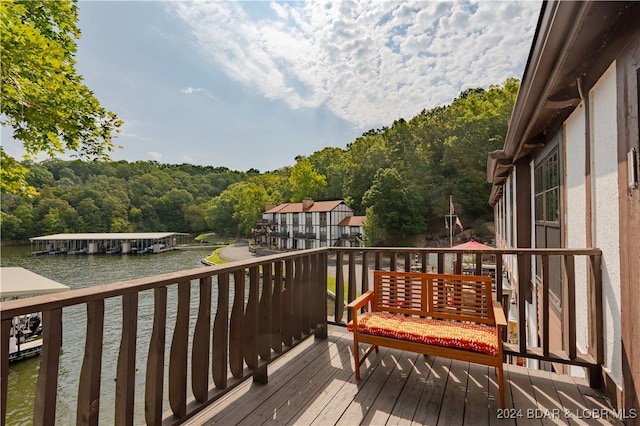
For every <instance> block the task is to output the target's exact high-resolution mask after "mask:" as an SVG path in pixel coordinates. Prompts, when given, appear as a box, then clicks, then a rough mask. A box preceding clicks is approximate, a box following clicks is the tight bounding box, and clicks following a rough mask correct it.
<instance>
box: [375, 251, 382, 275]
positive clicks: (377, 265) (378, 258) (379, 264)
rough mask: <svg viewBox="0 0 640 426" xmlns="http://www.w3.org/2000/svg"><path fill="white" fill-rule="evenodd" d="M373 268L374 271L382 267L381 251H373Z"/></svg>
mask: <svg viewBox="0 0 640 426" xmlns="http://www.w3.org/2000/svg"><path fill="white" fill-rule="evenodd" d="M374 269H375V270H376V271H379V270H380V269H382V252H379V251H376V252H375V260H374Z"/></svg>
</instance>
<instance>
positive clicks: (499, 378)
mask: <svg viewBox="0 0 640 426" xmlns="http://www.w3.org/2000/svg"><path fill="white" fill-rule="evenodd" d="M495 370H496V379H497V381H498V389H499V391H500V408H502V409H504V408H505V404H504V368H503V366H502V364H500V365H499V366H497V367H496V368H495Z"/></svg>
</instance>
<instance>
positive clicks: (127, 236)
mask: <svg viewBox="0 0 640 426" xmlns="http://www.w3.org/2000/svg"><path fill="white" fill-rule="evenodd" d="M173 235H188V234H185V233H182V232H89V233H81V234H53V235H45V236H43V237H33V238H29V241H68V240H154V239H160V238H168V237H171V236H173Z"/></svg>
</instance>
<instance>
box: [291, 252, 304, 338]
mask: <svg viewBox="0 0 640 426" xmlns="http://www.w3.org/2000/svg"><path fill="white" fill-rule="evenodd" d="M293 262H294V275H293V315H294V320H293V324H294V325H293V338H294V339H295V340H300V339H302V333H303V331H304V324H303V322H304V320H303V306H304V304H303V292H302V287H303V285H304V283H303V282H302V277H303V271H302V259H301V258H300V257H296V258H295V260H294V261H293Z"/></svg>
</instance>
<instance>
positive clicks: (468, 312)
mask: <svg viewBox="0 0 640 426" xmlns="http://www.w3.org/2000/svg"><path fill="white" fill-rule="evenodd" d="M374 285H375V292H374V300H373V308H372V309H373V310H374V311H384V312H390V313H394V314H401V315H412V316H421V317H429V318H436V319H446V320H455V321H468V322H475V323H483V324H495V319H494V318H493V310H492V309H491V303H492V295H491V277H482V276H475V275H444V274H428V273H417V272H397V271H392V272H389V271H374Z"/></svg>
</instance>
